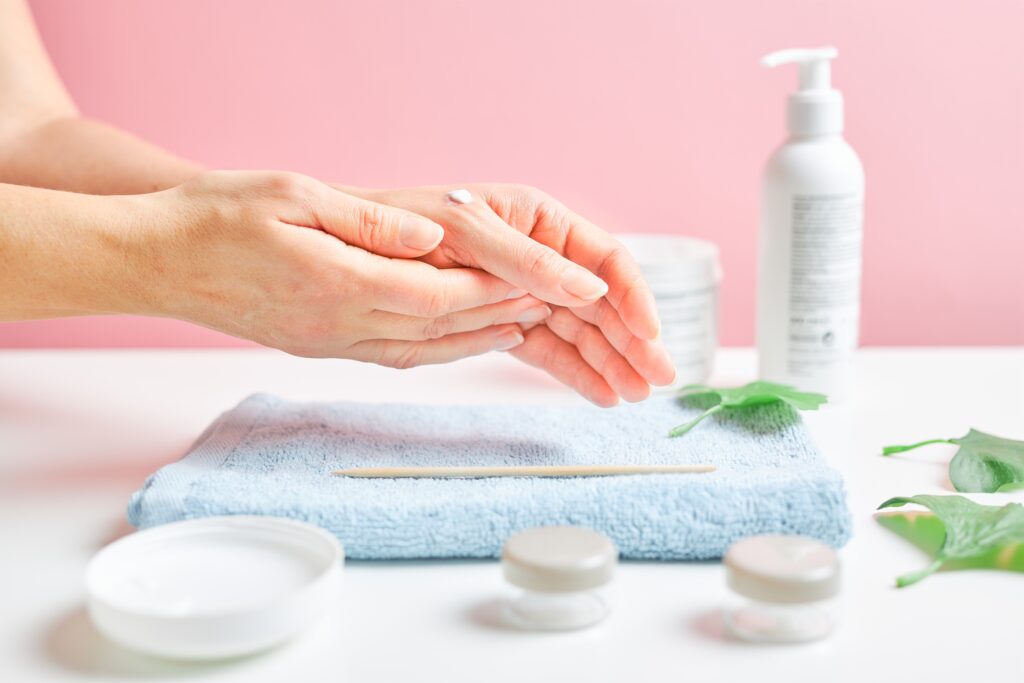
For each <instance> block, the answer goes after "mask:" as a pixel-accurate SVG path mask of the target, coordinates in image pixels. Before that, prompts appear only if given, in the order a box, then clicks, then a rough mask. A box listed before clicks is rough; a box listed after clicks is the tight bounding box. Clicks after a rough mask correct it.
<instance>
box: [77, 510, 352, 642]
mask: <svg viewBox="0 0 1024 683" xmlns="http://www.w3.org/2000/svg"><path fill="white" fill-rule="evenodd" d="M343 559H344V554H343V551H342V548H341V544H340V543H339V542H338V540H337V539H336V538H335V537H334V536H333V535H331V534H330V533H328V532H327V531H325V530H323V529H321V528H320V527H317V526H313V525H312V524H306V523H305V522H299V521H296V520H292V519H284V518H280V517H265V516H247V515H239V516H228V517H207V518H203V519H193V520H187V521H183V522H173V523H170V524H164V525H161V526H157V527H153V528H151V529H147V530H145V531H139V532H137V533H134V534H131V535H129V536H125V537H124V538H122V539H120V540H118V541H115V542H114V543H112V544H110V545H108V546H107V547H106V548H104V549H103V550H101V551H100V552H99V553H98V554H97V555H96V556H95V557H93V559H92V560H91V561H90V563H89V566H88V569H87V570H86V591H87V593H88V609H89V616H90V617H91V619H92V621H93V623H94V624H95V625H96V627H97V629H98V630H99V631H100V632H101V633H103V634H104V635H105V636H107V637H108V638H109V639H111V640H113V641H114V642H116V643H118V644H120V645H122V646H124V647H127V648H130V649H132V650H136V651H140V652H144V653H146V654H151V655H157V656H161V657H169V658H174V659H221V658H225V657H237V656H240V655H245V654H250V653H252V652H257V651H259V650H263V649H266V648H268V647H272V646H274V645H277V644H278V643H280V642H282V641H284V640H286V639H288V638H290V637H291V636H293V635H295V634H296V633H298V632H299V631H300V630H302V629H303V628H304V627H305V626H306V625H308V624H309V623H310V622H312V621H313V620H314V619H316V618H317V617H319V616H320V615H321V614H322V613H323V612H324V611H325V610H326V609H328V608H329V607H330V605H332V604H333V598H334V596H335V594H336V591H337V579H338V575H339V569H340V566H341V562H342V561H343Z"/></svg>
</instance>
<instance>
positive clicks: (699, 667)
mask: <svg viewBox="0 0 1024 683" xmlns="http://www.w3.org/2000/svg"><path fill="white" fill-rule="evenodd" d="M858 364H859V388H858V392H857V395H856V397H855V398H854V400H853V401H852V402H851V403H849V404H847V405H844V406H830V407H828V408H826V409H825V410H823V411H822V412H820V413H817V414H808V415H807V421H808V424H809V426H810V428H811V431H812V433H813V436H814V438H815V440H816V441H817V443H818V444H819V446H820V447H821V448H822V450H823V451H824V452H825V454H826V456H827V458H828V459H829V460H830V462H831V463H833V464H834V465H835V466H836V467H837V468H839V469H840V470H841V471H842V473H843V474H844V476H845V478H846V483H847V487H848V490H849V504H850V508H851V510H852V512H853V516H854V524H855V530H854V537H853V540H852V541H851V542H850V543H849V545H848V546H847V547H846V548H844V549H843V550H842V551H841V557H842V561H843V568H844V572H845V581H844V592H843V598H842V609H843V611H844V613H843V619H842V622H841V624H840V626H839V629H838V630H837V631H836V632H835V633H834V635H833V636H832V637H830V638H829V639H827V640H824V641H820V642H818V643H813V644H808V645H797V646H782V647H780V646H774V647H772V646H751V645H745V644H742V643H737V642H732V641H730V640H728V639H727V638H726V637H724V635H723V633H722V628H721V621H720V617H719V613H718V608H719V606H720V605H721V604H722V602H723V600H724V599H725V598H726V595H727V593H726V590H725V586H724V577H723V573H722V568H721V566H720V565H719V564H718V563H711V562H709V563H634V562H628V563H625V564H624V565H623V566H622V567H621V568H620V571H619V574H618V576H617V577H616V580H615V591H616V594H617V599H618V602H617V604H616V605H615V608H614V610H613V612H612V614H611V616H610V617H609V618H608V619H607V620H606V621H605V622H604V623H602V624H600V625H599V626H597V627H595V628H592V629H590V630H586V631H581V632H573V633H558V634H535V633H520V632H513V631H507V630H503V629H501V628H499V627H498V626H496V623H495V621H494V619H493V615H494V612H493V609H494V602H493V600H494V597H495V596H496V595H497V593H498V591H499V590H500V587H501V581H500V576H499V570H498V566H497V565H496V564H495V563H493V562H448V561H446V562H389V563H366V562H362V563H350V564H349V565H348V566H347V567H346V568H345V572H344V575H345V578H344V582H343V589H342V591H341V595H340V597H339V599H338V601H337V604H336V605H335V606H334V608H333V609H332V610H331V611H330V614H329V616H328V617H327V618H326V619H325V620H324V621H322V622H320V623H319V624H317V625H316V626H315V627H313V628H312V629H311V630H310V631H308V632H307V633H305V634H304V635H303V636H301V637H299V638H298V639H296V640H294V641H293V642H291V643H289V644H287V645H285V646H283V647H281V648H278V649H276V650H274V651H271V652H268V653H265V654H263V655H259V656H255V657H251V658H246V659H243V660H239V661H235V662H230V663H225V664H218V665H188V664H180V663H173V662H163V661H158V660H153V659H149V658H146V657H143V656H138V655H134V654H132V653H129V652H125V651H122V650H120V649H118V648H117V647H116V646H114V645H112V644H109V643H107V642H106V641H104V640H103V639H102V638H101V637H100V636H99V635H98V634H97V633H96V632H95V631H94V630H93V628H92V626H91V625H90V623H89V621H88V619H87V617H86V616H85V613H84V612H83V609H82V597H83V596H82V575H83V570H84V567H85V564H86V562H87V561H88V560H89V558H90V556H92V555H93V554H94V553H95V552H96V551H97V550H98V549H99V548H100V547H102V546H103V545H104V544H105V543H106V542H108V541H109V540H111V539H113V538H115V537H117V536H119V535H121V534H124V533H126V531H127V529H126V525H125V522H124V521H123V520H124V506H125V502H126V500H127V498H128V495H129V494H130V493H131V492H132V491H133V490H134V489H135V488H137V487H138V486H139V485H140V484H141V483H142V481H143V479H144V478H145V476H146V475H148V474H149V473H151V472H152V471H153V470H155V469H156V468H158V467H159V466H161V465H163V464H165V463H168V462H171V461H173V460H175V459H177V458H178V457H180V456H181V455H182V454H183V453H184V451H185V450H186V448H187V447H188V445H189V443H190V442H191V440H192V439H193V438H195V437H196V436H197V435H198V434H199V433H200V431H201V430H202V429H203V428H204V427H205V426H206V425H207V424H208V423H209V422H210V420H212V419H213V418H214V417H215V416H216V415H217V414H218V413H219V412H221V411H222V410H224V409H226V408H228V407H230V406H232V405H233V404H234V403H235V402H237V401H238V400H240V399H241V398H243V397H244V396H246V395H247V394H249V393H251V392H255V391H269V392H275V393H279V394H281V395H284V396H286V397H289V398H295V399H357V400H363V401H390V400H403V401H419V402H429V403H454V402H481V403H487V402H491V403H494V402H513V401H515V402H520V401H521V402H533V403H537V404H545V403H546V404H552V403H563V402H569V401H576V400H580V399H577V398H575V397H574V396H573V395H572V394H570V393H569V392H568V391H567V390H564V389H562V388H561V387H559V386H558V385H556V384H555V383H554V382H553V381H551V380H549V379H547V378H546V377H544V376H542V375H541V374H540V373H538V372H536V371H534V370H532V369H529V368H526V367H524V366H520V365H518V364H517V363H516V362H515V361H514V360H512V359H511V358H508V357H506V356H504V355H501V354H493V355H491V356H488V357H482V358H476V359H471V360H468V361H463V362H461V363H457V364H454V365H449V366H441V367H427V368H417V369H415V370H410V371H402V372H399V371H394V370H388V369H384V368H378V367H373V366H367V365H361V364H357V363H351V362H347V361H321V360H308V359H299V358H292V357H289V356H286V355H284V354H279V353H275V352H269V351H255V350H252V351H237V350H235V351H122V350H111V351H6V352H2V353H0V549H2V556H0V587H2V591H3V593H2V599H0V681H5V682H7V681H10V682H21V681H67V680H83V679H88V680H91V681H129V680H144V679H153V678H162V679H165V680H173V679H175V678H182V679H185V678H187V679H189V680H212V681H247V682H250V683H256V682H259V681H274V682H275V683H280V682H281V681H290V682H299V681H327V680H330V681H401V680H416V681H445V682H454V681H517V682H522V681H561V680H580V681H606V680H607V681H613V680H614V681H626V680H629V681H632V680H636V681H737V682H742V681H755V680H779V681H897V680H900V679H901V678H905V680H915V681H945V680H949V681H953V680H960V681H967V680H971V681H1013V680H1016V681H1020V680H1024V655H1022V653H1021V650H1022V649H1024V576H1021V575H1018V574H1009V573H1003V572H991V571H988V572H986V571H973V572H949V573H943V574H939V575H937V576H933V577H931V578H929V579H927V580H926V581H924V582H923V583H921V584H918V585H916V586H913V587H910V588H906V589H901V590H897V589H895V588H894V587H893V579H894V578H895V577H896V576H897V575H898V574H901V573H903V572H906V571H909V570H912V569H915V568H918V567H921V566H923V565H924V564H925V563H926V562H925V557H924V556H923V555H922V554H921V553H920V552H919V551H917V550H915V549H914V548H913V547H912V546H911V545H910V544H909V543H907V542H906V541H904V540H902V539H899V538H897V537H895V536H894V535H892V534H891V533H890V532H888V531H886V530H884V529H882V528H881V527H879V526H878V524H877V523H876V522H875V521H874V520H873V510H874V508H875V507H876V506H877V505H878V504H879V503H881V502H882V501H883V500H885V499H887V498H889V497H891V496H896V495H913V494H919V493H949V492H950V491H951V489H950V485H949V482H948V479H947V477H946V474H945V472H946V470H945V466H944V463H945V462H946V460H947V459H948V457H949V456H950V455H951V453H952V450H953V448H952V447H946V446H934V447H931V448H929V449H927V450H922V451H919V452H917V453H915V454H913V457H909V456H908V457H905V458H893V459H883V458H881V457H879V451H880V447H881V446H882V445H883V444H889V443H904V442H913V441H917V440H920V439H924V438H929V437H942V436H946V437H952V436H958V435H960V434H962V433H964V432H966V430H967V428H968V427H969V426H974V427H977V428H979V429H982V430H985V431H991V432H994V433H996V434H1001V435H1006V436H1016V437H1017V438H1022V437H1024V349H903V350H886V349H871V350H865V351H862V352H861V353H860V357H859V359H858ZM753 368H754V356H753V354H752V352H750V351H749V350H725V351H723V352H721V353H720V355H719V359H718V364H717V371H716V375H715V377H714V378H713V381H715V382H718V383H740V382H744V381H747V380H749V379H751V378H752V376H753ZM976 498H977V499H978V500H983V501H985V500H988V501H991V500H1003V501H1005V500H1017V501H1024V493H1014V494H1003V495H1001V496H999V497H996V496H994V495H993V496H977V497H976Z"/></svg>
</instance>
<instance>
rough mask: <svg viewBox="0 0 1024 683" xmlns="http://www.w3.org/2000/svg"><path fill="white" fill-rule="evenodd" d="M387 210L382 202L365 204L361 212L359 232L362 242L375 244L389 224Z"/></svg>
mask: <svg viewBox="0 0 1024 683" xmlns="http://www.w3.org/2000/svg"><path fill="white" fill-rule="evenodd" d="M387 217H388V216H387V211H385V209H384V207H383V206H381V205H380V204H365V205H364V206H363V207H362V209H361V210H360V212H359V226H358V228H357V234H358V237H359V240H360V242H361V243H362V244H365V245H371V244H375V243H376V242H377V241H378V240H379V238H380V234H381V231H383V230H384V228H385V226H386V224H387Z"/></svg>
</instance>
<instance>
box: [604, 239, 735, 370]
mask: <svg viewBox="0 0 1024 683" xmlns="http://www.w3.org/2000/svg"><path fill="white" fill-rule="evenodd" d="M617 237H618V239H619V241H620V242H622V244H623V245H624V246H625V247H626V248H627V249H628V250H629V251H630V253H631V254H632V255H633V258H635V259H636V261H637V263H639V264H640V270H641V271H642V272H643V274H644V277H645V278H646V280H647V284H648V285H649V286H650V288H651V291H652V292H653V293H654V301H655V304H656V305H657V307H658V315H659V317H660V318H661V337H662V341H664V343H665V347H666V348H667V349H668V352H669V353H670V354H671V356H672V360H673V362H674V363H675V365H676V382H675V384H676V385H677V386H682V385H686V384H701V383H704V382H706V381H707V380H708V377H710V375H711V370H712V366H713V365H714V358H715V350H716V349H717V347H718V288H719V284H720V283H721V281H722V267H721V264H720V263H719V258H718V247H716V246H715V245H714V244H712V243H711V242H707V241H705V240H698V239H692V238H689V237H680V236H677V235H660V234H648V233H629V234H620V235H617Z"/></svg>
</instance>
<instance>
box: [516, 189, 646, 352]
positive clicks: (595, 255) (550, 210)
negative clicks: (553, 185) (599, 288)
mask: <svg viewBox="0 0 1024 683" xmlns="http://www.w3.org/2000/svg"><path fill="white" fill-rule="evenodd" d="M541 206H542V208H541V210H540V214H539V216H538V221H537V225H538V228H537V229H535V230H534V232H533V236H534V238H535V239H537V240H539V241H541V242H544V243H545V244H548V245H549V246H551V247H553V248H554V249H557V250H558V251H560V252H561V253H563V254H565V255H566V257H567V258H570V259H572V260H573V261H575V262H576V263H579V264H580V265H582V266H584V267H586V268H589V269H590V270H591V271H592V272H593V273H595V274H596V275H597V276H598V277H600V278H601V279H602V280H603V281H605V282H607V283H608V294H607V295H606V297H607V299H608V301H610V302H611V304H612V306H613V307H614V308H615V310H617V311H618V312H619V315H620V316H621V318H622V321H623V322H624V323H625V324H626V327H628V328H629V330H630V332H632V333H633V334H635V335H636V336H638V337H640V338H641V339H655V338H657V336H658V334H659V332H660V330H661V324H660V322H659V321H658V311H657V309H656V308H655V306H654V295H653V294H652V293H651V290H650V288H649V287H648V286H647V283H646V281H645V280H644V277H643V273H642V272H641V271H640V266H639V265H637V263H636V260H635V259H634V258H633V256H632V255H631V254H630V253H629V250H627V249H626V248H625V247H624V246H622V244H621V243H620V242H619V241H618V240H617V239H615V238H614V237H612V236H611V235H610V234H608V233H607V232H605V231H604V230H602V229H601V228H599V227H597V226H596V225H594V224H593V223H591V222H590V221H588V220H587V219H585V218H583V217H582V216H579V215H578V214H576V213H574V212H572V211H570V210H569V209H568V208H566V207H565V206H563V205H562V204H561V203H559V202H557V201H556V200H554V199H551V198H549V197H546V196H545V197H544V200H543V202H542V204H541Z"/></svg>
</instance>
